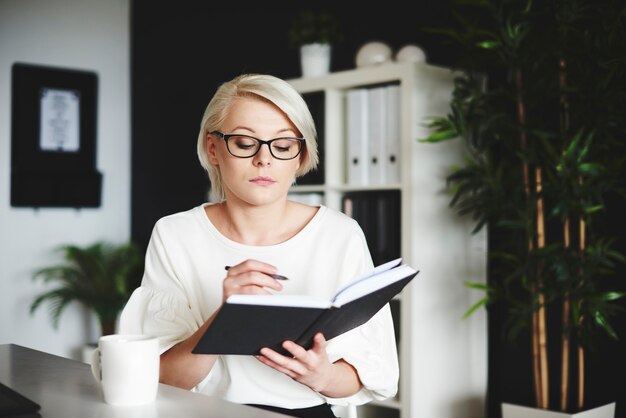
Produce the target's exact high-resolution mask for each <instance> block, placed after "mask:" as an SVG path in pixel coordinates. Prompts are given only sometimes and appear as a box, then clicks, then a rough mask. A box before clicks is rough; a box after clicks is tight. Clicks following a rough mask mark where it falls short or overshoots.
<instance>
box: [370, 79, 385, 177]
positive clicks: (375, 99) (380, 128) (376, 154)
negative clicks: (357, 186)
mask: <svg viewBox="0 0 626 418" xmlns="http://www.w3.org/2000/svg"><path fill="white" fill-rule="evenodd" d="M386 98H387V87H385V86H379V87H372V88H370V89H368V108H369V118H368V119H369V141H368V142H369V147H368V149H369V177H370V184H371V185H379V184H385V183H386V182H387V179H386V177H387V176H386V174H387V173H386V168H385V165H386V164H385V160H386V158H385V147H386V144H387V141H386V140H385V136H386V130H387V122H386V121H387V110H386V109H387V99H386Z"/></svg>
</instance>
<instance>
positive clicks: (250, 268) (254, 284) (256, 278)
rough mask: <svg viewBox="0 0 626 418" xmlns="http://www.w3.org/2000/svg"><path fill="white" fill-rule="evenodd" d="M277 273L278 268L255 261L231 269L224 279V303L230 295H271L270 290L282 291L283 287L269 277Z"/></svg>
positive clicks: (248, 261)
mask: <svg viewBox="0 0 626 418" xmlns="http://www.w3.org/2000/svg"><path fill="white" fill-rule="evenodd" d="M276 273H277V269H276V267H274V266H272V265H271V264H267V263H264V262H262V261H258V260H253V259H248V260H245V261H243V262H241V263H239V264H237V265H234V266H232V267H230V268H229V269H228V273H227V274H226V278H224V283H223V289H222V301H225V300H226V299H228V297H229V296H230V295H243V294H246V295H270V294H271V292H270V290H274V291H281V290H282V289H283V285H282V284H281V283H280V282H279V281H278V280H276V279H274V278H273V277H271V276H269V275H270V274H276Z"/></svg>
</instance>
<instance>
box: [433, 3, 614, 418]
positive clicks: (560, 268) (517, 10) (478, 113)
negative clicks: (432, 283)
mask: <svg viewBox="0 0 626 418" xmlns="http://www.w3.org/2000/svg"><path fill="white" fill-rule="evenodd" d="M462 3H463V4H464V5H465V6H467V5H469V6H472V7H471V9H470V10H467V9H464V10H455V12H457V16H463V20H461V21H460V25H459V26H458V27H454V28H443V29H442V28H434V29H429V31H431V32H437V33H439V34H442V35H444V36H446V37H449V39H453V40H455V41H458V43H459V45H460V46H461V49H460V50H461V53H462V54H461V59H460V60H459V63H458V68H460V73H461V75H460V76H459V77H458V78H457V79H456V82H455V86H454V90H453V98H452V101H451V104H450V112H449V114H448V115H447V116H446V117H442V118H435V119H433V120H432V122H431V123H430V125H429V126H430V127H431V128H433V133H432V134H431V135H430V136H429V137H427V138H424V139H422V140H423V141H428V142H435V143H437V142H440V141H443V140H450V139H454V138H460V139H461V140H463V141H464V143H465V144H466V149H467V151H468V158H467V164H466V165H464V166H462V167H458V168H456V169H455V170H454V171H453V172H452V173H451V174H450V175H449V176H448V182H449V184H450V186H451V187H452V190H453V197H452V199H451V203H450V204H451V206H452V207H454V208H456V209H457V210H458V211H459V213H461V214H464V215H465V214H468V215H472V216H473V217H474V219H475V220H476V230H479V229H480V228H482V227H484V226H488V227H489V234H490V247H491V248H490V251H489V256H490V264H489V268H490V275H489V278H488V285H481V284H472V283H469V284H468V285H469V286H473V287H475V288H478V289H481V290H483V291H485V297H483V298H482V299H481V300H480V301H479V302H477V303H476V304H475V305H474V306H472V307H471V308H470V309H469V310H468V313H467V314H468V315H469V314H471V312H473V311H474V310H476V309H478V308H479V307H481V306H487V307H489V308H490V309H491V308H493V307H494V306H500V307H504V310H505V312H506V314H507V322H506V325H508V327H507V329H508V331H509V333H510V335H511V336H512V337H515V336H516V335H517V333H519V332H520V330H522V329H525V328H526V329H527V330H528V332H529V334H530V339H531V343H532V344H531V347H530V350H529V352H528V356H529V359H532V363H531V364H532V367H531V368H530V370H529V373H532V382H533V387H532V388H528V390H529V393H530V392H532V394H533V396H534V399H535V404H534V405H527V406H520V405H511V404H507V403H504V404H503V408H502V411H503V413H505V414H506V413H508V412H509V411H511V410H512V412H513V413H517V415H515V416H524V417H532V416H533V415H532V413H533V411H536V412H537V413H538V415H537V416H541V417H548V416H559V417H563V416H568V415H565V413H568V414H573V415H571V416H576V413H578V412H580V411H584V410H585V409H586V408H587V407H588V405H587V404H586V402H585V360H586V355H587V353H588V352H589V350H591V349H592V348H593V347H594V345H596V344H597V342H598V339H599V337H600V336H602V334H603V333H606V334H608V335H609V336H611V337H613V338H617V335H616V333H615V330H614V329H613V327H612V325H611V319H612V316H613V315H614V314H615V313H616V312H618V311H619V310H620V305H619V304H618V303H616V301H618V299H621V298H623V297H624V296H625V294H624V292H622V291H620V290H616V289H613V288H611V287H610V286H609V287H607V284H606V283H605V282H603V278H604V277H606V276H607V275H609V276H611V275H614V274H615V268H616V265H617V264H616V263H620V262H623V261H624V256H623V254H621V253H620V252H619V251H617V250H615V247H614V243H615V237H613V236H611V229H610V228H607V227H606V225H603V224H602V220H603V219H602V217H603V216H605V215H604V211H605V209H606V204H605V201H606V197H607V196H608V195H609V194H612V195H619V194H622V195H623V191H624V185H623V183H622V181H621V179H622V177H623V174H622V173H623V167H624V165H623V163H624V159H623V157H622V156H623V155H624V148H623V143H624V137H625V136H626V122H625V120H624V114H626V108H625V103H626V102H625V101H624V99H623V86H624V85H625V82H626V61H625V60H624V59H623V54H624V51H625V50H626V49H625V48H626V40H625V39H624V37H623V33H624V30H625V27H624V22H623V20H621V19H620V16H622V15H623V13H624V6H623V5H622V4H621V3H616V2H611V1H602V0H600V1H599V2H597V3H594V4H593V5H591V4H590V3H589V2H585V1H581V0H570V1H568V2H528V1H522V0H507V1H504V0H502V1H500V0H494V1H478V0H477V1H470V2H467V1H465V2H462ZM465 6H463V7H465ZM453 7H458V8H459V9H460V8H461V7H462V6H461V2H459V3H455V4H454V5H453ZM550 330H552V334H550V332H549V331H550ZM555 334H556V335H557V338H550V336H551V335H555ZM548 344H558V346H559V347H558V349H556V350H555V349H551V350H548ZM556 353H558V357H557V356H555V354H556ZM555 366H556V369H555ZM574 372H575V373H576V374H577V376H574ZM555 376H558V378H559V380H560V381H559V382H557V383H558V384H555V382H550V377H555ZM553 380H554V379H553ZM573 385H576V387H575V388H573V387H572V386H573ZM573 389H575V390H573ZM555 390H556V392H558V393H557V394H556V395H557V396H552V398H557V399H558V405H554V404H550V402H549V401H550V398H551V396H550V394H551V392H552V391H555ZM574 393H575V394H576V396H572V395H573V394H574ZM530 406H532V408H529V407H530ZM594 406H597V405H594ZM600 408H603V409H606V412H605V413H604V414H603V415H593V416H603V417H604V416H612V414H613V413H614V409H615V404H614V403H612V404H609V405H602V406H600ZM554 411H562V413H561V414H556V413H555V412H554ZM597 412H598V411H596V413H597ZM554 414H556V415H554ZM504 416H505V417H506V415H504Z"/></svg>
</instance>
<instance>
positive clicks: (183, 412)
mask: <svg viewBox="0 0 626 418" xmlns="http://www.w3.org/2000/svg"><path fill="white" fill-rule="evenodd" d="M0 382H1V383H3V384H5V385H6V386H9V387H10V388H12V389H14V390H16V391H17V392H19V393H21V394H22V395H24V396H26V397H27V398H30V399H31V400H33V401H35V402H37V403H38V404H39V405H41V410H40V411H39V413H40V414H41V417H42V418H57V417H58V418H157V417H158V418H169V417H174V418H194V417H203V418H211V417H220V418H229V417H233V418H278V417H285V416H286V415H282V414H277V413H274V412H269V411H265V410H262V409H259V408H254V407H251V406H247V405H239V404H235V403H232V402H228V401H225V400H222V399H219V398H216V397H213V396H206V395H201V394H198V393H194V392H190V391H187V390H184V389H179V388H176V387H174V386H169V385H164V384H159V391H158V394H157V399H156V401H155V402H153V403H151V404H148V405H141V406H126V407H119V406H117V407H116V406H111V405H107V404H106V403H104V400H103V396H102V390H101V389H100V386H99V384H98V383H97V382H96V380H95V379H94V377H93V375H92V374H91V367H90V366H89V365H88V364H85V363H82V362H79V361H75V360H70V359H67V358H64V357H59V356H55V355H52V354H48V353H44V352H42V351H37V350H33V349H30V348H26V347H22V346H19V345H15V344H0Z"/></svg>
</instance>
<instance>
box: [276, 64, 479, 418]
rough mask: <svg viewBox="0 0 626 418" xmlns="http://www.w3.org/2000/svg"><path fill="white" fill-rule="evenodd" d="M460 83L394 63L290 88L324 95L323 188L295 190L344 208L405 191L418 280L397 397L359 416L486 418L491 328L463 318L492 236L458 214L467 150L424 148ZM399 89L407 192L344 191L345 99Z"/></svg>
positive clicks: (405, 305) (404, 334) (408, 245)
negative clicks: (376, 88) (453, 190)
mask: <svg viewBox="0 0 626 418" xmlns="http://www.w3.org/2000/svg"><path fill="white" fill-rule="evenodd" d="M453 77H454V74H453V72H452V71H451V70H449V69H446V68H443V67H437V66H433V65H429V64H424V63H389V64H384V65H380V66H376V67H369V68H360V69H355V70H349V71H341V72H336V73H331V74H329V75H326V76H322V77H318V78H300V79H292V80H288V81H289V82H290V83H291V84H292V85H293V86H294V87H295V88H296V89H297V90H298V91H299V92H300V93H301V94H305V93H313V92H320V91H322V92H324V122H325V123H324V136H323V138H324V148H325V161H324V170H325V171H324V177H325V183H324V184H322V185H303V186H297V185H296V186H293V188H292V191H293V192H316V193H321V194H322V195H323V199H324V200H323V201H324V204H325V205H327V206H329V207H332V208H336V209H341V199H342V195H343V194H344V193H346V192H350V191H367V190H372V191H374V190H385V189H387V190H399V191H400V194H401V242H400V245H401V254H402V257H403V259H404V260H405V262H407V263H408V264H410V265H411V266H413V267H414V268H416V269H418V270H420V274H419V275H418V276H417V278H416V279H415V280H414V281H413V282H412V283H411V284H410V285H409V286H407V288H405V290H404V291H403V292H402V294H401V295H400V297H399V298H400V345H399V355H400V356H399V359H400V390H399V393H398V396H397V397H396V398H394V399H389V400H386V401H383V402H372V403H370V404H368V405H364V406H360V407H359V408H358V417H359V418H367V417H374V416H375V417H400V418H409V417H416V418H417V417H419V418H474V417H476V418H478V417H482V416H484V397H485V393H486V382H487V354H486V353H487V328H486V317H485V314H484V312H478V313H475V314H474V315H473V316H472V317H470V318H469V319H465V320H464V319H462V315H463V313H464V312H465V311H466V310H467V309H468V308H469V307H470V306H471V305H472V303H473V302H474V301H475V300H476V299H477V298H478V297H480V296H482V295H481V294H479V293H476V292H475V291H471V290H470V289H468V288H467V287H465V286H464V285H463V282H465V281H484V280H485V277H486V238H485V236H486V233H485V232H484V231H483V232H481V233H479V234H477V235H472V234H471V230H472V228H473V226H474V224H473V223H472V222H471V220H469V219H468V220H464V219H461V218H459V217H458V215H456V214H455V213H454V212H453V211H452V210H451V209H450V208H449V205H448V204H449V201H450V196H449V194H447V193H446V191H445V177H446V175H447V173H448V172H449V169H450V167H451V166H453V165H454V164H459V163H461V162H462V159H463V152H462V151H463V150H462V149H461V142H460V141H448V142H446V143H441V144H427V143H422V142H419V141H418V139H419V138H423V137H425V136H426V134H427V128H426V127H425V122H426V121H427V119H428V118H430V117H433V116H440V115H445V114H446V113H447V112H448V111H449V102H450V98H451V96H450V94H451V92H452V87H453V84H452V83H453ZM381 83H399V85H400V102H401V104H400V106H401V108H400V112H401V117H400V121H401V127H400V133H401V147H400V170H401V177H400V178H401V181H400V184H392V185H385V186H379V185H376V186H371V187H369V186H358V187H353V186H351V185H348V184H347V183H346V177H347V175H346V157H345V156H346V126H345V120H346V105H345V102H346V92H347V91H348V90H349V89H352V88H357V87H367V86H372V85H377V84H381Z"/></svg>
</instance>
